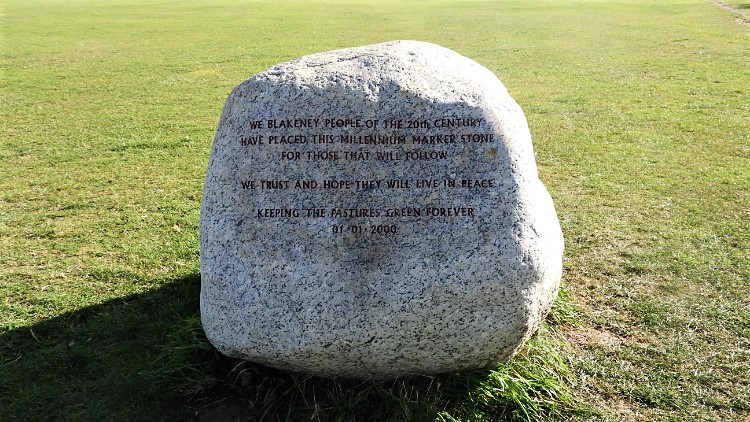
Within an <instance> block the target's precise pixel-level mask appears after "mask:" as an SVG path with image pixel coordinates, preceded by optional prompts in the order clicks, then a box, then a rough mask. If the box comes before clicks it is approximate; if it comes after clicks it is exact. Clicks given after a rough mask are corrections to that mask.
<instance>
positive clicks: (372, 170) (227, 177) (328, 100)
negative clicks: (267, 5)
mask: <svg viewBox="0 0 750 422" xmlns="http://www.w3.org/2000/svg"><path fill="white" fill-rule="evenodd" d="M562 253H563V238H562V233H561V231H560V226H559V223H558V220H557V216H556V213H555V210H554V207H553V204H552V201H551V199H550V196H549V194H548V193H547V190H546V189H545V188H544V186H543V185H542V183H541V182H540V181H539V179H538V176H537V169H536V164H535V162H534V154H533V150H532V144H531V137H530V134H529V130H528V127H527V124H526V119H525V118H524V115H523V112H522V111H521V109H520V107H519V106H518V105H517V104H516V102H515V101H514V100H513V99H512V98H511V97H510V96H509V95H508V93H507V92H506V90H505V88H504V87H503V85H502V84H501V83H500V81H499V80H498V79H497V78H496V77H495V76H494V75H493V74H492V73H491V72H490V71H488V70H487V69H485V68H484V67H482V66H480V65H479V64H477V63H475V62H474V61H472V60H469V59H467V58H465V57H463V56H460V55H458V54H457V53H455V52H453V51H451V50H448V49H445V48H443V47H440V46H437V45H433V44H428V43H422V42H415V41H395V42H391V43H385V44H378V45H371V46H365V47H359V48H352V49H345V50H337V51H331V52H326V53H320V54H315V55H311V56H306V57H302V58H300V59H298V60H294V61H291V62H288V63H283V64H279V65H277V66H274V67H272V68H271V69H269V70H267V71H266V72H263V73H261V74H258V75H256V76H253V77H252V78H250V79H248V80H247V81H245V82H244V83H242V84H240V85H239V86H238V87H237V88H235V90H234V91H233V92H232V93H231V95H230V96H229V98H228V99H227V102H226V105H225V107H224V111H223V113H222V116H221V120H220V122H219V127H218V130H217V133H216V137H215V139H214V144H213V149H212V151H211V156H210V160H209V166H208V172H207V175H206V183H205V188H204V194H203V203H202V210H201V220H200V254H201V276H202V288H201V315H202V319H203V326H204V328H205V330H206V333H207V335H208V338H209V339H210V341H211V342H212V343H213V344H214V345H215V346H216V347H217V348H218V349H219V350H220V351H222V352H223V353H225V354H227V355H230V356H233V357H239V358H243V359H247V360H251V361H255V362H259V363H263V364H266V365H270V366H274V367H279V368H284V369H289V370H295V371H302V372H307V373H311V374H317V375H323V376H331V377H339V376H343V377H376V378H386V377H394V376H399V375H405V374H412V373H440V372H452V371H461V370H467V369H472V368H479V367H485V366H489V365H492V364H493V363H495V362H497V361H501V360H505V359H507V358H509V357H510V356H512V354H513V353H514V352H515V351H516V350H518V348H519V347H520V346H521V345H522V344H523V342H524V341H525V340H526V339H528V337H529V336H530V335H531V334H532V333H533V331H534V330H535V329H536V327H537V326H538V324H539V322H540V321H541V320H542V319H543V318H544V315H546V313H547V312H548V310H549V308H550V306H551V304H552V302H553V300H554V298H555V296H556V294H557V290H558V286H559V281H560V277H561V272H562Z"/></svg>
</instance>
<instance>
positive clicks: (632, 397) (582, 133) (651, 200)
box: [0, 0, 750, 421]
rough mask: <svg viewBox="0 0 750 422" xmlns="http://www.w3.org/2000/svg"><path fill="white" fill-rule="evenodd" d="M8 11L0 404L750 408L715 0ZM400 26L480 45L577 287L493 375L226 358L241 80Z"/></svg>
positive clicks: (729, 46)
mask: <svg viewBox="0 0 750 422" xmlns="http://www.w3.org/2000/svg"><path fill="white" fill-rule="evenodd" d="M0 28H1V29H0V30H1V31H2V32H1V33H0V34H1V35H2V37H1V38H0V47H1V48H2V49H1V54H2V56H1V60H2V62H0V68H1V69H2V71H0V86H1V87H2V91H1V93H0V94H1V95H2V99H0V137H1V138H0V139H1V140H2V143H1V146H0V166H1V170H2V176H3V177H2V178H0V251H2V252H0V298H2V300H0V316H1V319H0V353H1V354H2V361H1V362H0V365H2V368H1V369H0V420H182V419H186V418H197V419H203V420H212V419H216V418H217V417H222V416H223V417H230V416H237V417H244V418H245V419H247V420H256V419H260V418H261V417H262V418H265V419H266V420H277V419H279V420H284V419H287V420H388V419H390V420H443V421H450V420H496V419H513V418H524V417H527V418H554V417H557V418H559V419H568V418H571V417H575V418H580V419H591V418H595V419H596V418H598V419H645V420H694V419H695V420H701V419H702V420H743V419H748V418H750V400H749V399H748V397H750V375H749V374H750V364H749V363H748V362H750V340H749V339H750V299H748V298H750V287H748V280H750V252H749V251H750V223H748V222H749V221H750V207H748V206H747V204H750V69H749V68H748V66H747V59H748V57H750V33H749V32H748V27H747V26H745V25H738V24H737V23H736V22H735V20H734V18H733V16H732V15H731V14H729V13H727V12H725V11H723V10H721V9H719V8H718V7H715V6H714V5H712V4H710V3H708V2H704V1H699V0H670V1H664V2H658V3H656V2H649V1H645V0H644V1H638V0H636V1H629V2H611V1H597V0H581V1H561V0H548V1H538V2H525V1H520V0H519V1H510V0H509V1H498V2H486V1H474V2H447V1H446V2H440V1H434V2H409V3H408V4H401V3H396V2H379V3H377V4H369V3H365V2H354V1H326V2H316V3H306V2H284V3H281V4H275V3H272V2H265V1H257V2H244V3H237V2H229V1H218V0H217V1H198V2H173V1H161V2H145V1H136V2H119V1H112V2H106V3H101V2H92V1H82V0H71V1H60V2H55V3H49V2H41V1H34V0H32V1H24V2H20V1H15V0H10V1H6V2H5V3H4V4H3V6H2V8H1V9H0ZM393 39H420V40H425V41H431V42H435V43H438V44H441V45H444V46H446V47H449V48H452V49H454V50H456V51H458V52H460V53H462V54H464V55H466V56H468V57H471V58H473V59H475V60H477V61H478V62H480V63H482V64H483V65H485V66H486V67H488V68H489V69H491V70H492V71H494V72H495V73H496V74H497V75H498V76H499V77H500V79H501V80H502V81H503V82H504V83H505V84H506V86H507V87H508V89H509V91H510V92H511V95H513V96H514V98H516V100H517V101H518V102H519V103H520V104H521V106H522V107H523V108H524V110H525V112H526V114H527V118H528V120H529V124H530V126H531V130H532V134H533V135H534V139H535V148H536V153H537V161H538V163H539V168H540V173H541V177H542V179H543V180H544V181H545V183H546V184H547V186H548V188H549V190H550V192H551V194H552V196H553V198H554V200H555V203H556V206H557V209H558V213H559V216H560V220H561V223H562V225H563V230H564V233H565V236H566V248H567V249H566V258H565V276H564V281H563V282H564V285H565V286H566V295H567V296H566V297H567V298H566V299H564V300H562V301H561V302H559V303H558V305H557V307H556V310H555V311H554V312H553V314H552V316H551V318H549V321H548V324H547V325H546V326H545V327H546V328H545V329H544V330H543V332H542V333H541V334H540V335H538V336H537V337H536V338H535V339H534V340H533V341H532V342H531V343H530V344H529V346H528V347H526V348H525V349H524V351H523V352H522V354H521V356H519V357H518V359H516V360H514V361H512V362H511V363H510V364H509V365H507V366H499V367H498V368H496V369H495V370H493V371H483V372H478V373H475V374H463V375H455V374H454V375H445V376H442V377H425V378H416V379H407V380H397V381H391V382H388V383H376V382H362V381H360V382H349V381H341V382H333V381H327V380H321V379H316V378H312V379H309V378H306V377H304V376H300V375H293V374H286V373H282V372H279V371H274V370H271V369H268V368H263V367H259V366H257V365H252V364H248V363H241V362H238V361H234V360H231V359H227V358H223V357H221V356H219V355H218V354H217V353H216V352H215V351H214V350H213V349H212V348H211V347H210V346H209V345H207V343H206V342H205V338H204V337H203V335H202V331H201V330H200V326H199V320H198V319H197V318H198V309H197V292H198V285H199V276H198V272H199V271H198V245H197V220H198V212H199V206H200V203H199V202H200V195H201V187H202V182H203V175H204V171H205V165H206V161H207V156H208V150H209V148H210V142H211V139H212V136H213V131H214V128H215V124H216V122H217V120H218V116H219V113H220V110H221V107H222V105H223V101H224V99H225V98H226V95H227V94H228V93H229V91H230V90H231V89H232V87H233V86H235V85H236V84H237V83H239V82H241V81H242V80H244V79H245V78H247V77H249V76H250V75H252V74H254V73H257V72H259V71H262V70H265V69H266V68H267V67H269V66H271V65H272V64H275V63H277V62H280V61H284V60H288V59H291V58H294V57H297V56H300V55H303V54H308V53H313V52H318V51H324V50H329V49H333V48H339V47H347V46H355V45H363V44H369V43H375V42H380V41H387V40H393ZM589 407H591V408H593V410H591V409H590V410H588V411H587V410H586V409H587V408H589Z"/></svg>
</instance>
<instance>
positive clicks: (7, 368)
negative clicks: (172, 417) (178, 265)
mask: <svg viewBox="0 0 750 422" xmlns="http://www.w3.org/2000/svg"><path fill="white" fill-rule="evenodd" d="M199 289H200V276H199V275H198V274H194V275H191V276H188V277H185V278H182V279H179V280H174V281H173V282H170V283H168V284H166V285H165V286H164V287H161V288H159V289H156V290H152V291H149V292H146V293H142V294H136V295H132V296H127V297H123V298H119V299H115V300H111V301H108V302H106V303H103V304H100V305H96V306H91V307H88V308H85V309H81V310H79V311H75V312H71V313H68V314H65V315H62V316H59V317H57V318H53V319H50V320H47V321H43V322H40V323H38V324H35V325H33V326H30V327H21V328H17V329H13V330H10V331H8V332H5V333H3V334H2V335H0V365H1V367H0V403H2V405H0V420H24V421H31V420H102V421H103V420H144V419H150V420H157V419H160V418H152V417H153V416H156V415H160V414H162V412H164V411H165V409H169V412H168V413H172V414H175V413H176V414H177V415H183V416H184V415H186V410H184V406H183V409H176V408H174V407H172V406H170V403H169V402H170V400H173V399H174V394H170V393H169V391H170V390H177V389H179V388H180V387H181V385H180V382H179V381H178V380H175V379H173V378H171V377H169V376H164V375H168V374H163V373H162V374H160V373H159V370H158V369H159V368H158V367H159V365H160V362H161V360H160V357H162V356H163V354H164V351H165V348H166V347H168V345H169V344H170V342H172V341H175V338H176V337H178V336H179V333H180V330H182V328H181V327H183V326H184V324H185V322H186V321H189V320H190V319H195V318H197V315H198V297H199ZM188 364H190V362H188ZM173 387H175V388H173ZM175 410H176V412H175Z"/></svg>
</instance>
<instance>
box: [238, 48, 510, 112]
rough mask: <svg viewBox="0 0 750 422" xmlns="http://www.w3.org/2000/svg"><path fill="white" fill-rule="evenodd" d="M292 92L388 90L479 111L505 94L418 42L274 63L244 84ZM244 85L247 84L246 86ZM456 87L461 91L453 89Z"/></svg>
mask: <svg viewBox="0 0 750 422" xmlns="http://www.w3.org/2000/svg"><path fill="white" fill-rule="evenodd" d="M252 80H256V81H261V80H263V81H267V82H271V83H275V84H291V85H293V86H295V87H297V88H305V87H320V88H324V89H330V88H333V89H336V90H341V89H346V88H347V87H350V88H356V90H357V91H359V92H361V91H362V88H363V86H364V88H365V89H364V92H366V93H367V94H368V96H369V97H370V99H371V100H374V101H377V100H379V99H381V98H383V97H384V96H390V95H391V93H392V92H391V90H390V89H389V88H392V89H396V88H397V89H398V90H402V91H406V92H407V93H412V94H414V95H418V96H419V97H420V98H422V99H427V100H433V101H437V102H443V103H456V102H460V103H465V104H466V105H468V106H483V105H485V104H488V103H492V102H493V99H497V98H498V97H499V96H506V95H508V94H507V91H506V90H505V88H504V86H503V85H502V83H500V81H499V80H498V79H497V77H496V76H495V75H494V74H493V73H492V72H490V71H489V70H487V69H486V68H485V67H483V66H482V65H480V64H478V63H476V62H475V61H473V60H471V59H469V58H467V57H464V56H462V55H460V54H458V53H456V52H455V51H452V50H450V49H447V48H445V47H441V46H439V45H437V44H432V43H428V42H423V41H413V40H397V41H389V42H385V43H381V44H373V45H366V46H362V47H354V48H344V49H339V50H332V51H327V52H323V53H317V54H312V55H309V56H303V57H300V58H298V59H295V60H292V61H289V62H286V63H280V64H277V65H275V66H273V67H271V68H270V69H268V70H267V71H266V72H263V73H261V74H259V75H256V76H255V77H253V78H251V79H250V80H249V81H252ZM249 81H248V82H249ZM456 87H461V89H460V90H457V89H456Z"/></svg>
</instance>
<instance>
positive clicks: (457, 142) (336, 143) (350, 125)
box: [237, 116, 497, 235]
mask: <svg viewBox="0 0 750 422" xmlns="http://www.w3.org/2000/svg"><path fill="white" fill-rule="evenodd" d="M246 127H247V128H248V131H247V133H246V134H244V135H243V136H240V137H239V139H238V140H237V141H238V143H239V145H240V147H242V149H243V150H244V151H247V152H248V153H254V154H255V153H262V154H265V156H266V157H268V158H269V159H270V160H272V161H273V160H276V161H278V163H279V164H280V165H292V166H316V163H318V162H329V163H332V164H333V163H341V164H342V165H347V166H357V165H368V164H367V163H370V162H373V161H374V162H377V163H380V164H378V165H381V166H383V165H385V166H388V165H397V164H396V163H400V162H403V163H405V164H404V165H407V164H408V162H410V161H412V162H414V161H419V162H435V163H436V165H440V164H439V163H440V162H445V161H447V160H453V159H456V158H457V157H456V152H455V151H457V148H460V146H461V145H462V144H486V145H492V144H494V143H495V142H496V141H497V139H496V137H495V134H494V133H493V132H492V131H491V130H489V129H488V128H487V122H486V120H485V119H483V118H475V117H462V116H458V117H456V116H449V117H443V118H437V119H364V118H358V117H346V116H341V117H338V116H328V117H320V118H318V117H316V118H312V117H305V116H296V117H290V118H283V119H280V118H277V119H266V120H251V121H249V124H248V125H247V126H246ZM486 154H487V156H488V157H490V158H494V157H495V156H496V154H497V150H496V149H493V148H488V149H487V152H486ZM306 163H309V164H306ZM337 165H338V164H337ZM403 176H404V177H396V178H387V179H359V178H352V179H351V180H350V179H348V178H347V177H341V175H340V174H327V175H326V177H320V178H312V179H311V178H305V179H298V180H295V179H291V180H286V179H281V180H263V179H253V178H250V177H247V178H244V179H242V180H239V181H238V183H239V186H240V188H241V189H242V190H244V191H256V192H261V191H262V192H265V193H267V194H273V193H274V192H278V193H283V192H285V191H289V190H298V191H307V192H311V193H313V192H314V193H315V195H317V196H314V198H316V200H317V201H318V202H319V203H317V204H314V206H312V207H311V206H307V205H305V206H303V205H300V206H299V207H273V206H271V207H263V208H258V209H256V210H254V212H253V216H254V217H255V218H256V219H258V220H264V221H268V220H278V219H332V220H333V219H341V218H346V219H347V220H348V221H350V222H351V221H357V219H361V220H362V221H365V220H366V221H367V222H368V224H357V223H353V224H345V225H341V224H332V225H331V228H330V230H331V233H333V234H341V235H344V234H354V235H365V234H368V235H393V234H396V233H399V230H400V225H402V224H405V222H406V221H408V222H410V223H415V222H418V221H419V220H424V219H428V220H437V221H441V222H444V223H448V222H450V221H457V220H460V219H473V218H481V215H482V213H481V210H479V209H477V208H476V207H475V206H471V204H460V205H456V204H451V203H446V204H438V205H435V204H432V203H430V204H429V205H424V203H419V202H420V201H419V200H418V198H423V197H430V198H432V197H438V198H441V192H456V191H459V190H463V191H466V190H470V191H476V192H479V193H481V192H482V191H486V190H490V189H493V188H495V187H497V181H496V180H493V179H491V178H477V177H460V176H461V175H456V177H451V178H424V177H415V178H411V177H409V174H404V175H403ZM451 176H453V175H451ZM473 176H476V175H473ZM326 192H331V194H334V192H337V193H336V194H337V195H340V194H345V193H346V192H350V193H351V194H356V193H358V192H360V193H365V194H366V193H369V192H378V193H379V194H381V195H383V196H384V197H386V198H388V197H389V196H388V195H389V194H388V192H411V195H407V196H406V197H408V198H414V199H413V201H414V203H413V204H408V203H407V204H401V203H394V204H390V205H389V204H386V206H382V207H374V208H369V207H367V204H359V206H357V207H352V208H342V207H339V206H332V205H331V204H329V203H327V199H326V198H327V196H326V195H327V194H326ZM272 198H274V196H272ZM278 198H279V201H278V203H279V204H281V203H286V202H285V201H283V200H282V197H281V196H279V197H278ZM448 202H450V201H448ZM362 205H364V207H363V206H362ZM373 219H376V220H377V223H376V224H369V223H370V222H372V221H373ZM337 221H338V220H337Z"/></svg>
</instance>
